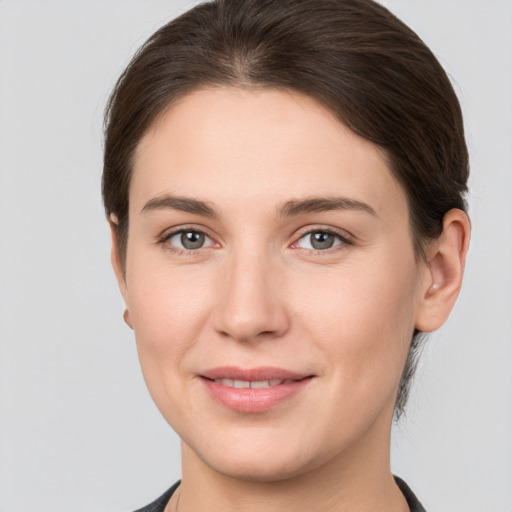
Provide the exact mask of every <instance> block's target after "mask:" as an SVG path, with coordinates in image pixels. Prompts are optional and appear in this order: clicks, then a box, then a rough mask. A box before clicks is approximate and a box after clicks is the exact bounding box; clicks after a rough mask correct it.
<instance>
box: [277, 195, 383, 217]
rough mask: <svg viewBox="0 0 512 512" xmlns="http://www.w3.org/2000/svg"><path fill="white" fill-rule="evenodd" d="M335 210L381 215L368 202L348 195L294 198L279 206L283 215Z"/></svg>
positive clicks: (279, 212)
mask: <svg viewBox="0 0 512 512" xmlns="http://www.w3.org/2000/svg"><path fill="white" fill-rule="evenodd" d="M333 210H357V211H362V212H366V213H369V214H370V215H373V216H374V217H377V218H378V217H379V216H378V215H377V212H376V211H375V210H374V209H373V208H372V207H371V206H370V205H369V204H367V203H363V202H362V201H357V200H356V199H350V198H348V197H312V198H309V199H293V200H291V201H287V202H286V203H284V204H283V205H282V206H280V207H279V208H278V214H279V215H280V216H281V217H291V216H294V215H301V214H304V213H316V212H328V211H333Z"/></svg>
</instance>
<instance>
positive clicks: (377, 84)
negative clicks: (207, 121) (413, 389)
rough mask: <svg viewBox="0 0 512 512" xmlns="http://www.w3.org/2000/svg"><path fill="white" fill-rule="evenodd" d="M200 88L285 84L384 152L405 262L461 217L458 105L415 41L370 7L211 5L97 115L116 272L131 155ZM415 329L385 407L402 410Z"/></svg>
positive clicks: (343, 1) (160, 41)
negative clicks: (400, 217) (406, 244)
mask: <svg viewBox="0 0 512 512" xmlns="http://www.w3.org/2000/svg"><path fill="white" fill-rule="evenodd" d="M204 86H231V87H248V88H250V87H271V88H286V89H293V90H296V91H299V92H302V93H304V94H306V95H308V96H310V97H313V98H315V99H317V100H318V101H320V102H321V103H323V104H324V105H325V106H327V107H328V108H329V109H330V110H331V111H333V112H334V113H335V114H336V115H337V116H338V118H339V119H340V121H341V122H342V123H344V124H345V125H346V126H348V127H349V128H350V129H351V130H353V131H354V132H355V133H357V134H358V135H360V136H361V137H363V138H365V139H367V140H369V141H371V142H373V143H374V144H376V145H377V146H379V147H380V148H382V149H383V153H384V154H385V155H386V157H387V159H388V162H389V166H390V169H391V171H392V173H393V175H394V177H395V178H396V179H397V181H398V182H399V183H400V184H401V186H402V187H403V189H404V191H405V194H406V196H407V199H408V205H409V211H410V222H411V232H412V238H413V242H414V246H415V250H416V254H417V255H418V256H420V257H424V248H425V245H426V244H427V243H428V241H430V240H433V239H435V238H437V237H438V236H439V235H440V234H441V232H442V222H443V217H444V214H445V213H446V212H447V211H449V210H450V209H452V208H460V209H462V210H465V209H466V206H465V201H464V193H465V192H466V190H467V185H466V182H467V178H468V173H469V164H468V152H467V148H466V143H465V139H464V129H463V122H462V115H461V110H460V106H459V102H458V100H457V97H456V95H455V92H454V90H453V88H452V86H451V84H450V81H449V79H448V77H447V75H446V73H445V72H444V70H443V68H442V67H441V65H440V64H439V62H438V61H437V59H436V58H435V57H434V55H433V54H432V52H431V51H430V50H429V49H428V48H427V47H426V46H425V44H424V43H423V42H422V41H421V40H420V38H419V37H418V36H417V35H416V34H415V33H414V32H413V31H412V30H411V29H409V28H408V27H407V26H406V25H404V24H403V23H402V22H401V21H400V20H398V19H397V18H396V17H395V16H394V15H393V14H391V13H390V12H389V11H388V10H387V9H385V8H384V7H382V6H381V5H379V4H377V3H375V2H374V1H372V0H214V1H212V2H207V3H203V4H200V5H198V6H196V7H194V8H193V9H191V10H190V11H188V12H186V13H185V14H183V15H181V16H180V17H178V18H176V19H175V20H173V21H171V22H170V23H168V24H167V25H165V26H163V27H162V28H161V29H160V30H158V31H157V32H156V33H155V34H154V35H153V36H152V37H150V39H149V40H148V41H147V42H146V43H145V44H144V45H143V46H142V47H141V48H140V49H139V51H138V52H137V53H136V55H135V56H134V58H133V59H132V61H131V63H130V64H129V65H128V67H127V68H126V70H125V71H124V72H123V74H122V75H121V77H120V78H119V80H118V82H117V84H116V86H115V88H114V91H113V93H112V95H111V97H110V100H109V103H108V105H107V109H106V117H105V132H106V140H105V154H104V170H103V184H102V187H103V200H104V204H105V210H106V213H107V216H109V215H110V214H115V215H116V217H117V219H118V227H117V238H118V247H119V253H120V259H121V262H122V263H123V264H124V261H125V256H126V255H125V251H126V243H127V236H128V197H129V187H130V179H131V172H132V163H133V156H134V151H135V149H136V147H137V144H138V143H139V141H140V139H141V138H142V136H143V135H144V134H145V133H146V131H147V130H148V129H149V127H150V126H151V125H152V124H153V123H154V121H155V119H156V118H157V117H158V116H159V115H160V114H162V113H163V111H164V110H166V108H168V106H169V105H170V104H171V103H172V102H173V101H175V100H176V99H177V98H179V97H181V96H183V95H185V94H187V93H188V92H190V91H192V90H193V89H197V88H199V87H204ZM420 336H421V333H418V332H414V336H413V339H412V344H411V350H410V352H409V357H408V360H407V363H406V367H405V370H404V374H403V377H402V381H401V383H400V387H399V392H398V396H397V401H396V407H395V413H396V416H397V417H399V416H400V414H401V413H402V412H403V410H404V405H405V402H406V400H407V395H408V390H409V385H410V382H411V378H412V376H413V374H414V369H415V366H416V360H417V354H418V348H419V346H420V343H419V341H420Z"/></svg>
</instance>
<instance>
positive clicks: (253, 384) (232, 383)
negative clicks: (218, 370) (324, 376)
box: [213, 379, 295, 389]
mask: <svg viewBox="0 0 512 512" xmlns="http://www.w3.org/2000/svg"><path fill="white" fill-rule="evenodd" d="M213 382H216V383H217V384H222V385H223V386H228V387H230V388H236V389H249V388H251V389H264V388H273V387H275V386H280V385H281V384H290V383H292V382H295V381H294V380H292V379H283V380H282V379H272V380H254V381H250V380H238V379H213Z"/></svg>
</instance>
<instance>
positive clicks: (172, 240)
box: [163, 229, 213, 251]
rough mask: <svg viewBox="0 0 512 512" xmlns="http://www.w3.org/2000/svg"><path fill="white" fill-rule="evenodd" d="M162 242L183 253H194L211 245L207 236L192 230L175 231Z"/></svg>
mask: <svg viewBox="0 0 512 512" xmlns="http://www.w3.org/2000/svg"><path fill="white" fill-rule="evenodd" d="M163 241H164V242H165V243H166V244H169V245H171V246H173V247H174V248H176V249H181V250H185V251H194V250H196V249H202V248H204V247H209V246H211V245H213V240H212V239H211V238H210V237H209V236H208V235H206V234H205V233H203V232H202V231H197V230H194V229H182V230H180V231H175V232H174V233H170V234H169V235H167V236H166V237H165V239H164V240H163Z"/></svg>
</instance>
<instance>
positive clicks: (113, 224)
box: [108, 213, 133, 329]
mask: <svg viewBox="0 0 512 512" xmlns="http://www.w3.org/2000/svg"><path fill="white" fill-rule="evenodd" d="M108 223H109V225H110V236H111V240H112V249H111V252H110V261H111V262H112V268H113V269H114V274H115V275H116V279H117V284H118V286H119V291H120V292H121V295H122V296H123V299H124V303H125V307H126V309H125V311H124V314H123V318H124V321H125V322H126V324H127V325H128V326H129V327H131V328H132V329H133V326H132V323H131V319H130V309H129V306H128V291H127V287H126V275H125V271H124V268H123V264H122V262H121V257H120V253H119V243H118V238H117V233H118V230H119V221H118V220H117V216H116V215H114V214H113V213H111V214H110V216H109V219H108Z"/></svg>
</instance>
